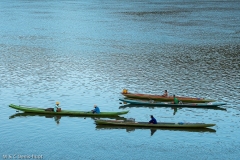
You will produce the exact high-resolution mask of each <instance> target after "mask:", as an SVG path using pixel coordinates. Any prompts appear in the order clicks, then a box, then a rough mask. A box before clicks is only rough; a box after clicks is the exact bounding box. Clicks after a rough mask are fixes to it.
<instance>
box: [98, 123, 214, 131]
mask: <svg viewBox="0 0 240 160" xmlns="http://www.w3.org/2000/svg"><path fill="white" fill-rule="evenodd" d="M114 129H126V132H132V131H135V130H136V129H145V130H146V129H149V130H150V131H151V132H153V131H155V130H165V131H166V130H167V131H185V132H216V130H215V129H212V128H154V127H153V128H152V127H141V126H140V127H139V126H115V125H96V130H114Z"/></svg>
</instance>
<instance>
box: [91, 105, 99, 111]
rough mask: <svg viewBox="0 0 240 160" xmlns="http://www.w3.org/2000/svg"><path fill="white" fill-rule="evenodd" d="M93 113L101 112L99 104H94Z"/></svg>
mask: <svg viewBox="0 0 240 160" xmlns="http://www.w3.org/2000/svg"><path fill="white" fill-rule="evenodd" d="M92 113H100V109H99V108H98V106H97V105H94V109H93V110H92Z"/></svg>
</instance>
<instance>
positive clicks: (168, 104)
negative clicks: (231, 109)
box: [119, 98, 226, 108]
mask: <svg viewBox="0 0 240 160" xmlns="http://www.w3.org/2000/svg"><path fill="white" fill-rule="evenodd" d="M119 100H120V101H123V102H124V103H130V104H135V105H149V106H164V107H202V108H203V107H217V106H221V105H226V103H223V102H208V103H186V102H183V103H179V104H173V103H172V102H160V101H154V100H136V99H127V98H124V99H119Z"/></svg>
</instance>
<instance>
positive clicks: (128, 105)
mask: <svg viewBox="0 0 240 160" xmlns="http://www.w3.org/2000/svg"><path fill="white" fill-rule="evenodd" d="M126 108H150V109H154V108H166V109H168V108H171V109H172V110H173V115H176V113H177V112H178V110H179V109H182V108H194V109H205V110H208V109H209V110H222V111H227V109H226V108H221V107H194V106H192V107H191V106H190V107H163V106H148V105H135V104H127V105H123V106H120V107H119V109H126Z"/></svg>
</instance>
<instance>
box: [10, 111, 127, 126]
mask: <svg viewBox="0 0 240 160" xmlns="http://www.w3.org/2000/svg"><path fill="white" fill-rule="evenodd" d="M27 117H44V118H49V119H52V118H53V119H54V121H55V122H56V123H57V124H59V123H60V119H61V118H62V117H75V118H84V119H86V118H91V119H93V120H96V118H95V117H84V116H77V115H51V114H40V113H25V112H21V113H15V114H13V115H11V116H9V119H13V118H27ZM98 118H106V117H105V116H103V117H98ZM108 119H114V120H125V119H126V118H124V117H120V116H116V117H108Z"/></svg>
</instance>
